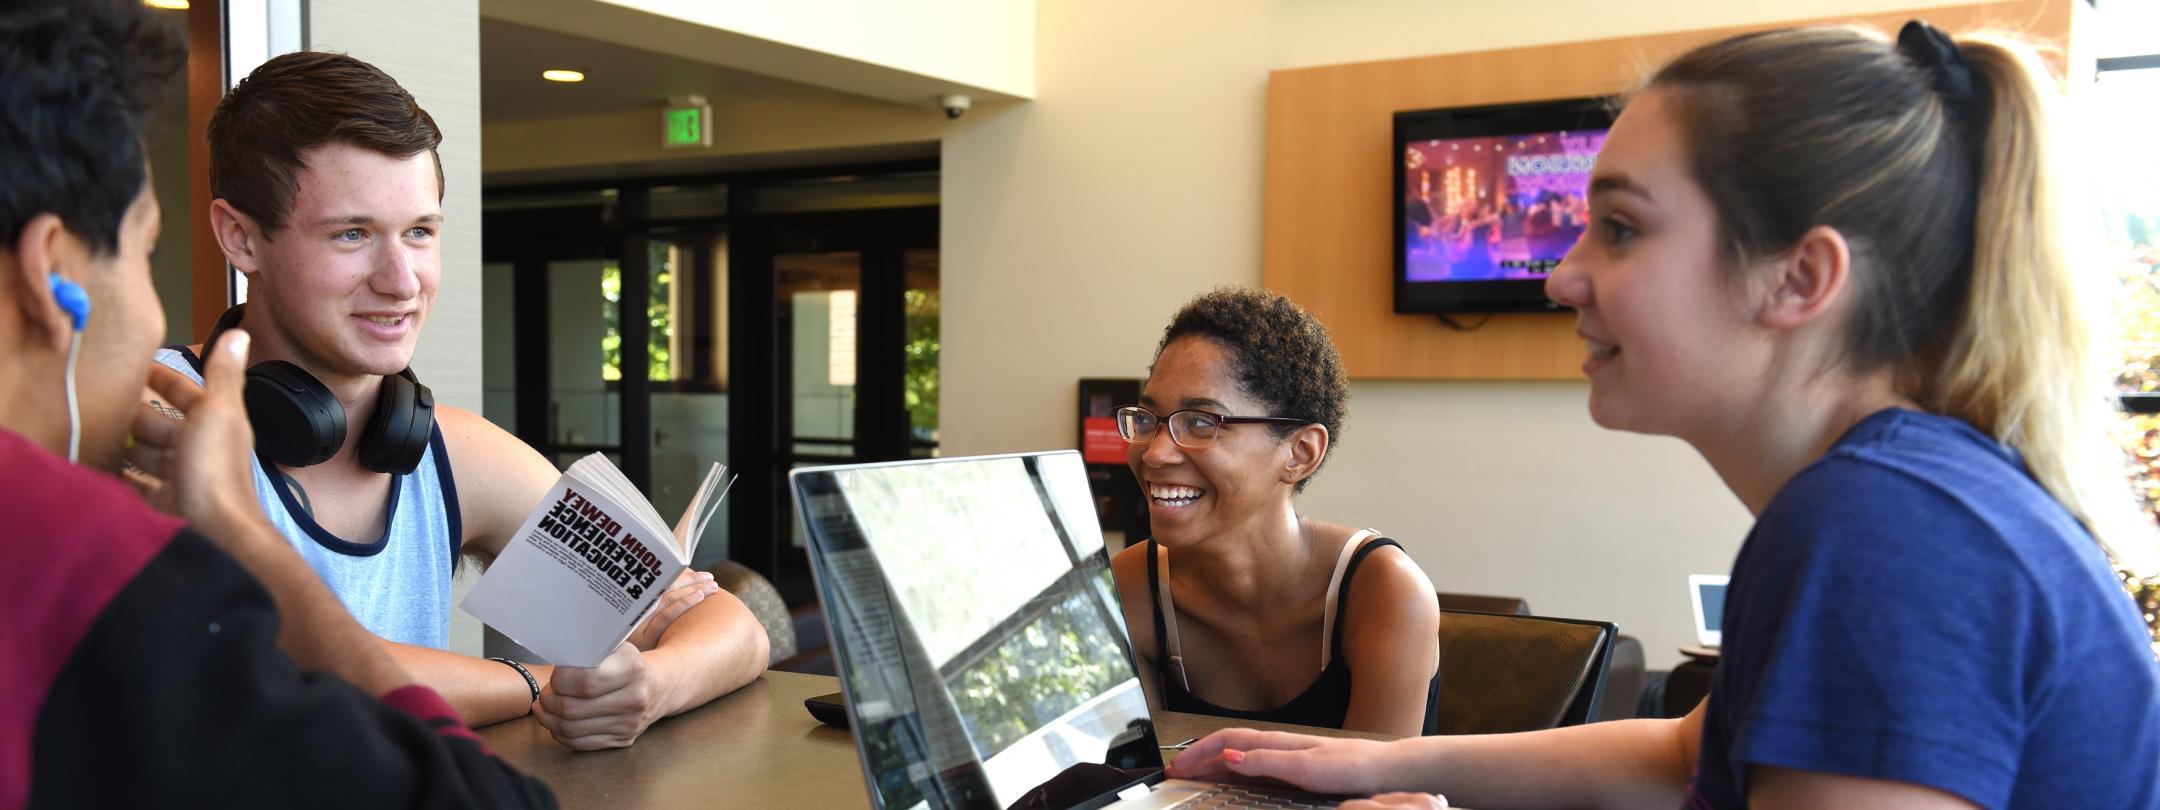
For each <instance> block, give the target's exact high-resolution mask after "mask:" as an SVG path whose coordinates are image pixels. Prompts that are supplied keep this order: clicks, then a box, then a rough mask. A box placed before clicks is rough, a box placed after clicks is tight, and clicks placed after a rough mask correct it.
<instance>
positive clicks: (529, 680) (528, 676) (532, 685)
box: [488, 658, 540, 704]
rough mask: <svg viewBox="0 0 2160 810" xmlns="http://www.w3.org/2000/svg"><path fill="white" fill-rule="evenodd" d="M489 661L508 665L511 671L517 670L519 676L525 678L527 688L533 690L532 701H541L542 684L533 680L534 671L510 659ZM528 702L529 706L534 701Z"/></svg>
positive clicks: (492, 659) (491, 659)
mask: <svg viewBox="0 0 2160 810" xmlns="http://www.w3.org/2000/svg"><path fill="white" fill-rule="evenodd" d="M488 660H489V661H495V662H499V663H502V664H506V665H508V666H509V667H510V668H511V669H514V670H517V674H519V675H521V676H524V678H525V688H526V689H530V690H532V700H539V699H540V682H539V681H536V680H533V676H532V670H529V669H526V668H525V665H524V664H520V663H518V662H516V661H512V660H510V659H508V658H490V659H488ZM526 702H527V703H528V704H529V703H531V702H532V701H526Z"/></svg>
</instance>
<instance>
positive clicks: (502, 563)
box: [462, 453, 733, 667]
mask: <svg viewBox="0 0 2160 810" xmlns="http://www.w3.org/2000/svg"><path fill="white" fill-rule="evenodd" d="M726 469H727V468H725V467H722V466H720V465H719V464H714V465H712V468H711V470H710V471H708V472H707V473H706V474H705V480H704V481H703V482H702V483H700V484H698V488H697V495H696V497H693V498H691V499H690V508H689V509H687V510H685V511H684V512H683V516H682V519H681V520H678V521H676V523H675V530H674V532H672V533H670V532H669V531H668V529H667V523H666V522H665V521H663V520H662V519H661V517H660V514H659V513H658V512H655V511H653V507H652V504H651V503H649V502H647V501H646V500H645V496H643V495H640V494H639V493H638V491H637V488H636V487H633V486H631V485H630V480H629V479H627V478H624V477H623V474H622V471H621V470H618V469H615V465H614V464H612V463H610V462H609V461H608V460H607V457H606V456H603V455H600V454H599V453H594V454H592V455H589V456H586V457H584V458H581V459H578V460H577V462H576V463H573V464H571V465H570V469H568V470H564V471H563V474H562V478H560V479H557V480H556V481H555V488H554V489H551V490H548V494H547V497H545V498H542V499H541V500H540V503H539V505H537V506H535V507H533V511H532V514H531V515H529V516H527V517H526V518H525V525H523V526H520V527H518V532H517V535H516V536H514V537H512V538H510V542H509V544H508V545H507V546H505V547H504V548H503V553H502V556H501V557H499V558H497V559H496V560H495V564H494V565H491V566H488V570H487V573H486V574H484V575H482V576H481V577H480V582H479V583H478V584H475V585H474V586H473V589H472V592H471V593H469V594H467V595H466V596H465V601H464V602H463V603H462V604H463V606H464V608H465V612H467V613H470V614H472V615H473V616H474V617H476V618H478V619H479V620H481V621H483V622H487V624H488V626H490V627H493V628H495V629H496V630H498V631H501V632H502V634H503V635H506V636H509V637H510V638H511V639H512V640H514V641H516V642H517V643H519V644H523V645H525V648H526V649H528V650H532V651H533V652H535V653H538V654H539V655H541V656H543V657H545V658H547V659H548V662H549V663H553V664H558V665H564V666H573V667H589V666H595V665H597V664H599V663H600V661H601V660H602V659H604V658H607V656H608V653H610V652H613V651H614V650H615V647H616V646H617V645H620V644H622V643H623V640H624V639H627V638H629V637H630V633H631V632H632V631H635V630H636V629H637V627H638V624H639V623H641V622H643V621H644V620H645V614H647V613H649V612H651V610H652V607H653V605H655V604H657V603H658V602H659V599H660V594H662V593H664V592H666V591H667V589H668V587H669V586H671V585H673V584H674V582H675V577H676V575H678V574H681V573H682V570H683V569H684V568H686V567H688V566H689V565H690V558H691V554H692V553H694V552H695V551H697V541H698V537H700V536H702V535H704V533H705V524H706V523H707V522H709V521H711V520H712V516H713V513H714V512H716V511H718V510H719V508H720V499H721V498H724V497H727V490H726V489H725V488H724V487H721V481H720V476H721V474H722V473H723V472H724V471H725V470H726ZM732 482H733V479H729V483H732ZM716 488H718V490H719V491H718V492H715V489H716Z"/></svg>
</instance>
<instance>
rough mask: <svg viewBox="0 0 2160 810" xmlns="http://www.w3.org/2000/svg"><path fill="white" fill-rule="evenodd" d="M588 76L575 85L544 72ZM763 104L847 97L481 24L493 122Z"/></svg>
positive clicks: (483, 100) (483, 102) (488, 115)
mask: <svg viewBox="0 0 2160 810" xmlns="http://www.w3.org/2000/svg"><path fill="white" fill-rule="evenodd" d="M550 68H568V69H570V70H579V71H584V73H585V81H583V82H578V83H575V84H564V83H561V82H551V81H548V80H546V79H542V78H540V71H543V70H547V69H550ZM693 93H695V94H698V95H703V96H705V97H706V98H707V99H708V100H712V101H714V102H715V103H716V104H719V105H721V106H726V105H725V101H726V100H736V101H759V100H767V99H778V98H786V97H791V96H794V97H808V96H834V95H844V94H840V93H838V92H836V91H833V90H828V89H825V88H822V87H813V86H810V85H807V84H799V83H796V82H790V81H786V80H784V79H775V78H772V77H770V76H763V75H760V74H756V73H750V72H746V71H741V70H735V69H732V68H726V67H721V66H719V65H713V64H707V63H703V62H695V61H691V60H688V59H681V58H678V57H674V56H668V55H665V54H660V53H655V52H652V51H645V50H639V49H636V48H629V47H624V46H621V45H616V44H613V43H608V42H601V41H599V40H593V39H586V38H583V37H577V36H572V35H569V34H563V33H559V32H555V31H548V30H544V29H540V28H533V27H530V26H525V25H519V24H517V23H512V22H504V21H502V20H497V19H493V18H488V17H482V18H481V19H480V116H481V120H482V121H486V122H489V123H495V122H509V121H526V120H533V119H541V118H561V117H567V116H577V115H593V114H598V113H611V112H623V111H627V110H653V109H657V108H658V107H659V106H660V105H661V104H662V103H663V102H665V101H666V100H667V99H668V98H669V97H671V96H682V95H689V94H693Z"/></svg>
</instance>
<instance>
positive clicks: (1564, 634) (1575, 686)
mask: <svg viewBox="0 0 2160 810" xmlns="http://www.w3.org/2000/svg"><path fill="white" fill-rule="evenodd" d="M1617 635H1619V627H1618V626H1617V625H1614V624H1613V623H1611V622H1596V621H1585V620H1581V619H1560V618H1553V617H1549V616H1514V615H1507V614H1500V613H1482V612H1476V611H1462V610H1442V611H1440V699H1439V700H1438V701H1436V702H1437V704H1438V705H1437V706H1436V707H1435V709H1436V710H1437V711H1438V712H1439V723H1438V729H1439V733H1441V734H1501V733H1506V732H1512V731H1535V730H1538V729H1546V728H1555V727H1558V726H1572V725H1579V724H1582V723H1586V722H1590V721H1591V720H1593V719H1595V718H1596V717H1597V716H1598V706H1599V703H1600V701H1602V700H1603V698H1604V693H1605V678H1606V674H1607V672H1608V671H1609V670H1610V668H1611V665H1612V640H1613V638H1614V637H1615V636H1617Z"/></svg>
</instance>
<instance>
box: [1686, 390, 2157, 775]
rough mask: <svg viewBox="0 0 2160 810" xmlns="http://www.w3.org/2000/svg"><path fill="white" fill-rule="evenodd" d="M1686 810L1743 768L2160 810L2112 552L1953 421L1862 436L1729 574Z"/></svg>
mask: <svg viewBox="0 0 2160 810" xmlns="http://www.w3.org/2000/svg"><path fill="white" fill-rule="evenodd" d="M1723 652H1724V655H1723V659H1722V660H1721V661H1720V662H1719V664H1718V672H1717V679H1716V681H1715V683H1714V684H1713V685H1712V687H1711V690H1710V707H1709V712H1708V714H1707V715H1706V718H1705V720H1704V723H1703V739H1702V757H1701V760H1700V762H1698V763H1697V772H1696V774H1695V781H1694V785H1693V786H1692V789H1691V790H1690V794H1689V796H1688V806H1690V807H1717V808H1723V807H1745V806H1746V805H1747V801H1746V797H1747V793H1748V782H1747V780H1748V775H1749V768H1750V767H1752V766H1772V767H1781V768H1790V769H1795V770H1803V771H1820V772H1826V773H1836V774H1844V775H1849V776H1860V777H1868V778H1874V779H1887V780H1894V781H1899V782H1910V783H1914V784H1919V785H1925V786H1927V787H1931V788H1935V789H1937V790H1942V791H1946V792H1948V793H1951V794H1954V795H1957V796H1960V797H1963V798H1964V799H1966V800H1967V801H1971V802H1973V803H1975V804H1978V805H1980V806H1982V807H2109V808H2151V807H2160V665H2156V664H2155V662H2154V659H2153V650H2152V647H2151V642H2150V640H2149V638H2148V636H2147V635H2146V633H2145V630H2144V626H2143V624H2142V623H2141V622H2140V620H2139V617H2138V615H2137V612H2136V610H2135V609H2134V607H2133V606H2132V604H2131V602H2130V599H2129V597H2128V596H2127V595H2126V594H2125V593H2124V592H2123V589H2122V585H2121V584H2120V581H2119V580H2117V579H2116V577H2115V576H2114V574H2113V573H2112V571H2111V570H2110V568H2109V566H2108V564H2107V560H2106V557H2105V556H2104V555H2103V554H2102V553H2101V551H2100V548H2099V545H2098V544H2097V543H2096V542H2095V541H2094V540H2093V539H2092V536H2091V535H2090V534H2088V533H2087V532H2086V531H2085V530H2084V528H2083V527H2081V526H2080V525H2079V524H2078V523H2077V521H2076V520H2075V519H2073V518H2072V517H2071V516H2070V514H2069V513H2068V512H2066V511H2065V510H2064V509H2063V508H2062V506H2061V505H2060V504H2058V503H2056V501H2055V500H2054V499H2053V498H2051V497H2049V496H2048V494H2047V492H2046V491H2045V490H2043V489H2041V488H2040V486H2039V485H2038V484H2037V483H2035V482H2034V481H2033V480H2032V478H2031V477H2030V476H2029V475H2027V474H2026V472H2025V469H2024V466H2023V465H2022V464H2021V463H2020V462H2019V461H2018V460H2017V458H2016V456H2015V455H2014V454H2012V453H2011V452H2009V451H2007V450H2006V449H2004V448H2003V447H2002V446H2001V445H1999V444H1996V443H1995V442H1994V441H1992V440H1990V439H1988V438H1987V437H1985V436H1983V435H1981V434H1980V433H1979V432H1978V431H1976V430H1974V429H1973V428H1972V427H1971V426H1969V425H1967V424H1965V423H1964V422H1960V421H1957V420H1955V419H1949V418H1945V417H1941V416H1933V415H1928V414H1921V413H1914V412H1912V411H1903V410H1887V411H1883V412H1880V413H1877V414H1875V415H1873V416H1870V417H1868V418H1867V419H1864V420H1862V421H1861V422H1860V423H1859V424H1858V425H1855V426H1854V427H1853V428H1852V430H1850V431H1848V432H1847V433H1846V434H1845V436H1844V437H1843V438H1841V439H1839V440H1838V442H1837V444H1835V445H1833V446H1832V447H1831V448H1830V451H1829V452H1828V453H1826V454H1824V456H1823V457H1822V458H1821V459H1819V460H1817V461H1816V462H1815V463H1814V464H1811V465H1809V466H1808V467H1807V469H1804V470H1802V471H1801V472H1800V474H1799V475H1797V476H1794V477H1793V480H1792V481H1791V482H1790V483H1788V484H1787V485H1786V486H1785V488H1784V489H1783V490H1781V491H1779V492H1778V494H1777V496H1776V497H1775V498H1772V499H1771V501H1770V504H1769V506H1768V507H1767V508H1765V509H1764V510H1763V513H1762V515H1761V517H1760V519H1758V520H1757V522H1756V524H1755V528H1754V530H1753V531H1751V532H1749V533H1748V539H1747V543H1746V544H1745V545H1743V546H1742V547H1741V549H1740V556H1739V558H1738V559H1737V560H1736V561H1735V562H1734V563H1733V572H1732V587H1731V589H1730V590H1729V591H1728V592H1727V599H1726V602H1725V630H1724V645H1723Z"/></svg>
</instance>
